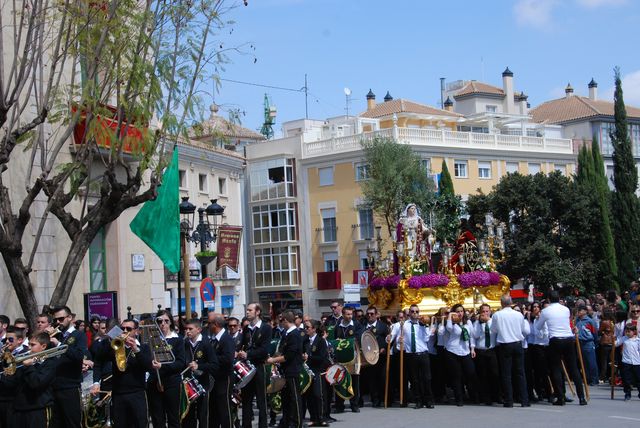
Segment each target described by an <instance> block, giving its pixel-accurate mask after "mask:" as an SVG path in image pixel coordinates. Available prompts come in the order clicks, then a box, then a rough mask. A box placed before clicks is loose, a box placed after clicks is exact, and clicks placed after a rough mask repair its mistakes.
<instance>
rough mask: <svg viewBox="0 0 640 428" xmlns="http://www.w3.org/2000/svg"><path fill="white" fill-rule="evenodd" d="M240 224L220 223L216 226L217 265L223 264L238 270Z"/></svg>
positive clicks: (219, 266)
mask: <svg viewBox="0 0 640 428" xmlns="http://www.w3.org/2000/svg"><path fill="white" fill-rule="evenodd" d="M241 238H242V227H241V226H229V225H222V226H220V228H218V267H217V269H220V268H221V267H223V266H226V267H228V268H229V269H232V270H233V271H234V272H238V261H239V255H240V239H241Z"/></svg>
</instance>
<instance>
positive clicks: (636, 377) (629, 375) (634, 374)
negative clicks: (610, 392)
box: [621, 363, 640, 395]
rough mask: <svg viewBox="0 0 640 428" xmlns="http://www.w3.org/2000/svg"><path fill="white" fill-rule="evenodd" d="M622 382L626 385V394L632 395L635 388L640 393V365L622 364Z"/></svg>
mask: <svg viewBox="0 0 640 428" xmlns="http://www.w3.org/2000/svg"><path fill="white" fill-rule="evenodd" d="M621 371H622V382H623V383H624V393H625V395H626V394H631V389H632V388H633V387H634V386H635V387H636V388H638V390H639V391H640V365H637V366H634V365H633V364H627V363H622V370H621Z"/></svg>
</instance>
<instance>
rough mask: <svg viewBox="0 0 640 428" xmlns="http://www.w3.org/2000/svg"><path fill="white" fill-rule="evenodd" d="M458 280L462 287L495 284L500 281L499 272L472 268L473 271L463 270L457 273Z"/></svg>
mask: <svg viewBox="0 0 640 428" xmlns="http://www.w3.org/2000/svg"><path fill="white" fill-rule="evenodd" d="M458 282H459V283H460V286H461V287H462V288H471V287H483V286H487V285H496V284H498V283H499V282H500V274H499V273H498V272H485V271H483V270H474V271H473V272H464V273H461V274H460V275H458Z"/></svg>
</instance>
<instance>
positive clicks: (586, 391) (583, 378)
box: [576, 334, 590, 400]
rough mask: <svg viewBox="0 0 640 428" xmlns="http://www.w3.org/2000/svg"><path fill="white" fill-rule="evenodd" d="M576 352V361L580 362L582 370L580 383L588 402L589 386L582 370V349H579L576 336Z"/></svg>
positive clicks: (578, 340) (578, 341) (585, 373)
mask: <svg viewBox="0 0 640 428" xmlns="http://www.w3.org/2000/svg"><path fill="white" fill-rule="evenodd" d="M576 350H577V351H578V360H579V361H580V369H582V383H583V384H584V392H585V394H586V396H587V400H589V399H590V398H589V384H588V383H587V372H586V371H585V370H584V359H583V358H582V348H581V347H580V339H578V335H577V334H576Z"/></svg>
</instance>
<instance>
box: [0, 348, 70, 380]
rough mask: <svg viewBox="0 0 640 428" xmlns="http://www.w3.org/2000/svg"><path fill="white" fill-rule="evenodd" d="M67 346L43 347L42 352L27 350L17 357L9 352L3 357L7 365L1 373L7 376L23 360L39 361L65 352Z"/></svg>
mask: <svg viewBox="0 0 640 428" xmlns="http://www.w3.org/2000/svg"><path fill="white" fill-rule="evenodd" d="M67 347H68V346H67V345H60V346H58V347H56V348H51V349H45V350H44V351H42V352H36V353H30V352H29V353H26V354H23V355H20V356H17V357H14V356H13V355H11V354H8V355H5V356H4V357H3V360H4V362H5V363H6V364H7V366H6V367H5V368H4V370H3V371H2V374H4V375H7V376H13V375H14V374H15V373H16V370H17V369H19V368H20V367H22V366H23V365H24V364H22V363H23V362H24V361H27V360H30V359H35V360H36V362H38V363H41V362H43V361H44V360H46V359H47V358H52V357H58V356H60V355H62V354H64V353H65V352H67Z"/></svg>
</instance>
